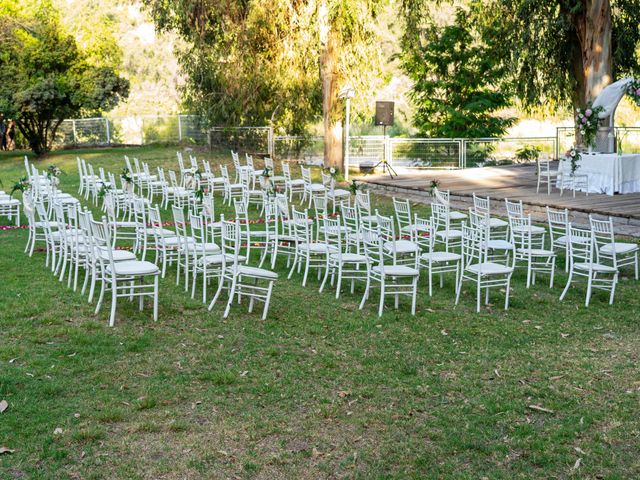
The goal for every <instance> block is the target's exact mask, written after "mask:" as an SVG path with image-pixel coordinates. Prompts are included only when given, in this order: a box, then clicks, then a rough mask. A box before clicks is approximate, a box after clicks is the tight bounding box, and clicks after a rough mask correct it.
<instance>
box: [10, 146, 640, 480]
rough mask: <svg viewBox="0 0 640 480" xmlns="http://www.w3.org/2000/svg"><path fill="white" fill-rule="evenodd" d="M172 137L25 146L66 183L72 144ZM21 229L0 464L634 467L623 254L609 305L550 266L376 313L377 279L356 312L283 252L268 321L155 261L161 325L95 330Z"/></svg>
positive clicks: (276, 468) (279, 469)
mask: <svg viewBox="0 0 640 480" xmlns="http://www.w3.org/2000/svg"><path fill="white" fill-rule="evenodd" d="M175 150H176V149H175V147H169V148H163V147H153V148H150V147H149V148H140V149H128V150H125V149H111V150H95V151H78V152H73V151H68V152H61V153H57V154H55V155H52V156H51V157H50V158H48V159H45V160H38V161H37V164H39V165H41V166H40V168H44V167H45V166H46V165H48V164H51V163H55V164H56V165H58V166H59V167H61V168H62V169H63V170H64V171H65V172H66V175H64V176H63V177H62V179H61V180H62V182H61V184H62V188H63V189H64V190H66V191H68V192H72V193H75V192H77V182H78V178H77V175H76V166H75V156H76V155H78V154H79V155H82V156H84V158H86V159H87V160H88V161H91V162H93V164H94V165H95V166H96V167H97V166H104V167H105V168H106V169H109V170H112V171H114V172H119V171H120V169H121V168H122V166H123V164H124V162H123V160H122V155H123V153H127V154H129V155H130V156H138V157H139V158H140V159H144V160H148V161H149V162H150V164H151V165H152V166H155V165H157V164H160V163H162V164H164V165H166V166H171V167H173V168H177V162H176V160H175ZM198 156H199V157H202V156H204V157H207V156H208V157H211V158H214V159H216V160H217V161H220V159H221V158H222V157H220V156H217V157H216V156H215V155H212V154H211V153H208V152H199V153H198ZM224 160H225V161H226V156H225V157H224ZM294 172H295V169H294ZM296 173H297V172H296ZM22 175H23V163H22V158H21V157H19V156H17V155H13V156H9V155H2V156H0V179H1V180H2V181H3V183H4V190H10V188H11V184H12V183H13V181H14V180H16V179H17V178H19V177H20V176H22ZM373 202H374V204H375V206H376V207H378V208H380V209H381V210H383V211H387V212H390V211H391V210H392V208H391V205H390V201H389V200H388V199H385V198H384V197H375V198H374V200H373ZM219 206H220V207H219ZM216 208H217V213H228V214H231V212H230V210H229V209H228V208H227V209H225V208H222V207H221V202H220V201H218V202H217V203H216ZM415 208H416V211H417V212H418V213H420V212H422V213H425V212H424V208H423V207H415ZM0 222H2V223H3V224H6V223H7V221H6V219H1V220H0ZM26 238H27V232H26V230H7V231H0V306H1V307H2V308H1V310H0V366H1V367H0V400H2V399H5V400H6V401H7V402H8V403H9V407H8V409H7V410H6V411H5V412H4V413H0V447H2V446H4V447H8V448H11V449H15V452H14V453H11V454H9V453H6V454H0V478H2V479H5V478H6V479H13V478H33V479H64V478H83V479H92V478H95V479H103V478H108V479H116V478H117V479H157V478H162V479H184V478H190V479H196V478H221V479H222V478H263V479H278V478H286V479H289V478H305V479H307V478H308V479H318V478H367V479H369V478H388V479H390V478H398V479H399V478H403V479H404V478H469V479H479V478H487V479H513V478H568V477H575V478H593V479H595V478H598V479H600V478H606V479H615V478H620V479H623V478H624V479H630V478H638V477H640V454H639V447H640V361H639V357H640V349H639V348H638V346H639V345H640V315H639V307H640V295H639V292H640V289H639V288H638V287H639V284H638V283H637V282H635V281H634V280H632V278H631V272H630V271H625V272H624V274H623V275H622V279H621V282H620V285H619V288H618V290H617V292H616V299H615V304H614V305H613V306H609V305H608V304H607V295H606V294H605V293H603V292H597V293H596V294H595V295H594V298H593V300H592V304H591V306H590V307H589V308H588V309H586V308H585V307H584V295H585V290H586V288H585V287H582V286H580V287H576V288H573V289H572V291H571V292H570V293H569V295H568V297H567V299H566V300H565V301H564V302H563V303H560V302H559V301H558V297H559V296H560V292H561V290H562V288H563V287H564V283H565V280H566V276H565V274H564V271H561V272H560V273H559V274H558V275H557V277H556V287H555V288H554V289H552V290H551V289H549V288H548V286H547V285H545V281H544V277H541V278H540V280H539V283H538V284H537V285H536V286H534V287H532V288H531V289H529V290H527V289H526V288H525V279H524V274H523V272H518V273H516V274H515V275H514V278H513V282H512V285H513V291H512V297H511V305H510V308H509V310H508V311H506V312H505V311H503V310H502V309H501V305H502V302H503V296H502V294H501V293H497V292H495V293H493V297H492V298H493V301H494V303H495V307H492V308H490V309H486V308H485V309H484V310H483V312H482V313H480V314H476V313H474V307H475V301H474V298H475V297H474V293H473V291H472V290H471V289H470V288H469V287H467V288H465V290H464V292H463V296H462V298H461V303H460V305H458V306H457V307H456V306H454V304H453V302H454V291H453V289H454V286H453V280H452V279H451V278H449V279H447V280H446V281H445V288H444V289H443V290H440V289H436V292H435V296H434V297H433V298H431V299H429V297H428V295H427V294H426V278H422V279H421V286H420V293H419V296H418V305H417V315H416V316H415V317H412V316H411V315H410V314H409V304H408V302H407V301H406V300H405V301H403V302H401V307H400V309H399V310H397V311H395V310H393V309H392V308H391V307H387V309H386V310H385V313H384V315H383V316H382V318H378V316H377V314H376V301H377V295H374V297H373V298H372V299H371V300H370V301H369V302H368V303H367V305H366V306H365V308H364V309H363V310H362V311H360V310H358V302H359V300H360V295H361V293H362V290H357V291H356V294H357V295H356V296H352V295H350V294H349V293H348V292H347V293H345V294H343V295H342V296H341V298H340V300H335V298H334V295H332V294H331V293H329V292H325V293H323V294H318V291H317V289H318V287H319V282H317V281H316V280H315V278H313V279H312V280H311V281H310V283H309V284H308V286H307V288H302V287H301V277H300V276H297V275H296V276H294V277H293V278H292V279H291V280H290V281H289V280H287V279H286V278H284V277H285V276H286V275H284V274H285V269H284V265H280V266H279V267H278V271H279V272H280V274H281V275H280V280H279V281H278V283H277V284H276V288H275V291H274V296H273V299H272V303H271V308H270V312H269V317H268V319H267V320H266V321H260V320H259V314H256V313H254V314H247V313H246V311H245V309H244V307H235V308H233V309H232V313H231V316H230V318H228V319H227V320H226V321H223V320H222V318H221V317H222V310H223V306H222V304H220V303H219V304H218V305H216V308H214V310H213V311H212V312H211V313H209V312H207V310H206V308H205V306H203V305H202V304H201V303H200V301H198V300H191V298H190V295H187V294H186V293H185V292H184V291H183V289H182V288H181V287H176V286H175V270H174V269H170V270H169V272H168V274H167V278H166V279H164V280H163V281H161V288H160V318H159V320H158V322H157V323H154V322H153V321H152V319H151V310H150V308H147V309H145V311H143V312H138V311H137V309H136V308H135V306H134V304H129V303H128V302H126V301H120V302H119V303H118V312H117V319H116V326H115V328H108V327H107V318H108V306H107V307H105V308H103V310H102V311H101V312H100V313H99V314H98V315H94V314H93V306H92V305H89V304H88V303H87V301H86V297H82V296H80V294H79V293H74V292H72V291H71V290H69V289H67V288H66V285H63V284H62V283H59V282H58V281H57V280H56V279H54V277H53V275H52V274H51V272H50V271H49V270H48V269H46V268H45V265H44V253H35V254H34V255H33V257H32V258H29V257H27V256H26V255H24V254H23V249H24V246H25V242H26ZM561 263H562V265H564V262H563V261H562V262H561ZM561 270H562V268H561ZM196 296H197V295H196ZM390 303H391V302H389V304H390ZM531 405H537V406H541V407H543V408H544V409H548V410H549V411H550V412H544V411H539V410H535V409H531V408H530V407H529V406H531ZM56 429H61V432H62V433H55V432H56ZM58 432H59V430H58Z"/></svg>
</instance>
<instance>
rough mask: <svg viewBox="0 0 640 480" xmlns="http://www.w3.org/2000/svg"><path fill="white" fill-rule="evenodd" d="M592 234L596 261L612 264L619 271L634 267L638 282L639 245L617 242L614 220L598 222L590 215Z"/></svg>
mask: <svg viewBox="0 0 640 480" xmlns="http://www.w3.org/2000/svg"><path fill="white" fill-rule="evenodd" d="M589 222H590V224H591V232H592V233H593V239H594V241H595V247H596V261H597V262H598V263H604V264H607V265H608V264H610V265H611V266H612V267H614V268H617V269H618V270H619V269H620V268H622V267H625V266H628V265H633V271H634V276H635V279H636V280H638V250H639V248H640V247H638V244H637V243H627V242H617V241H616V238H615V235H614V232H613V220H612V219H611V217H609V218H608V219H607V220H597V219H595V218H593V217H592V216H591V215H589Z"/></svg>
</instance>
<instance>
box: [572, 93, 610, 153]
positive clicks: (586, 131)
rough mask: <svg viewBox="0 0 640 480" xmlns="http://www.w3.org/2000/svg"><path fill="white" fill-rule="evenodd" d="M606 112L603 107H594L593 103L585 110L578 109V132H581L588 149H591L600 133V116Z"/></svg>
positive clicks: (576, 119)
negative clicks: (603, 111) (602, 112)
mask: <svg viewBox="0 0 640 480" xmlns="http://www.w3.org/2000/svg"><path fill="white" fill-rule="evenodd" d="M602 110H604V108H603V107H595V108H594V107H593V106H592V105H591V102H589V103H587V106H586V107H585V108H577V109H576V117H575V123H576V130H577V131H578V132H580V135H581V136H582V140H583V142H584V144H585V146H587V147H591V146H592V145H593V144H594V142H595V140H596V134H597V133H598V114H599V113H600V112H601V111H602Z"/></svg>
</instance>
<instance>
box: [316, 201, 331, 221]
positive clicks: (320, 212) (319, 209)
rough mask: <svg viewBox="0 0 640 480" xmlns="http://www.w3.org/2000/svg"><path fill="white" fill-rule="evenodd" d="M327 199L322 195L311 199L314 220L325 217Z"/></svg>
mask: <svg viewBox="0 0 640 480" xmlns="http://www.w3.org/2000/svg"><path fill="white" fill-rule="evenodd" d="M327 208H328V207H327V197H326V196H324V195H315V196H314V197H313V210H314V213H315V217H316V220H320V219H322V218H324V217H326V216H327Z"/></svg>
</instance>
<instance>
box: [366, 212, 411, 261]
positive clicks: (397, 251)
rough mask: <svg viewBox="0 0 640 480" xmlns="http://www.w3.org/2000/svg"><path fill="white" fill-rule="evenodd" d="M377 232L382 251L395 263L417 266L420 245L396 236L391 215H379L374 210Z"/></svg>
mask: <svg viewBox="0 0 640 480" xmlns="http://www.w3.org/2000/svg"><path fill="white" fill-rule="evenodd" d="M376 220H377V224H378V233H379V235H380V236H381V237H382V240H383V243H382V252H383V253H384V254H385V255H386V256H388V257H389V259H390V261H391V262H392V263H393V264H394V265H396V264H403V265H410V266H412V267H413V268H417V265H418V257H419V256H420V246H419V245H418V244H417V243H415V242H414V241H413V240H407V239H404V238H396V231H395V226H394V223H393V218H392V217H387V216H384V215H380V214H379V213H378V211H377V210H376Z"/></svg>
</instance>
